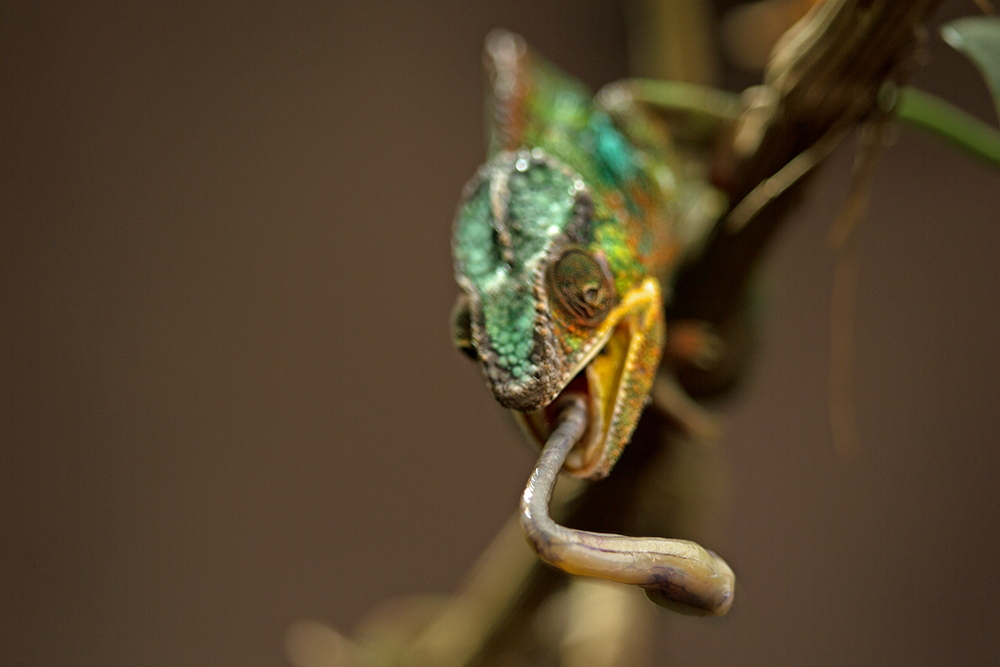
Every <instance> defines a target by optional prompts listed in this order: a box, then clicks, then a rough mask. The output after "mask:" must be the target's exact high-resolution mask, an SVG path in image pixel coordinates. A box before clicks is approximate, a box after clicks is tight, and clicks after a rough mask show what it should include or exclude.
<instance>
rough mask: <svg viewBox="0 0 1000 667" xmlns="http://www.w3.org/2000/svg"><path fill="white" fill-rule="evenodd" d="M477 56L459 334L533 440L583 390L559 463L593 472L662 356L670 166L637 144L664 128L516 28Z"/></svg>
mask: <svg viewBox="0 0 1000 667" xmlns="http://www.w3.org/2000/svg"><path fill="white" fill-rule="evenodd" d="M484 61H485V64H486V69H487V72H488V74H489V79H490V87H489V94H488V96H487V99H488V107H489V111H490V113H489V114H488V118H489V122H488V126H487V137H488V141H489V159H488V161H487V162H486V164H484V165H483V166H482V167H480V168H479V171H478V172H477V173H476V175H475V176H474V177H473V178H472V180H470V181H469V183H468V184H467V185H466V187H465V190H464V192H463V195H462V200H461V203H460V204H459V207H458V213H457V216H456V221H455V227H454V238H453V244H452V245H453V251H454V255H455V276H456V279H457V280H458V283H459V285H460V286H461V287H462V290H463V295H462V296H461V297H460V298H459V302H458V304H457V307H456V309H455V313H454V320H453V321H454V325H455V326H454V329H455V341H456V344H457V345H458V346H459V347H460V348H461V349H463V350H465V351H466V352H468V353H469V355H470V356H472V357H473V358H476V359H478V360H479V362H480V363H481V365H482V369H483V373H484V374H485V376H486V380H487V384H488V385H489V387H490V389H491V390H492V392H493V394H494V395H495V397H496V398H497V400H498V401H499V402H500V403H501V404H502V405H504V406H505V407H508V408H510V409H512V410H514V411H515V416H516V418H517V421H518V422H519V423H520V424H521V426H522V427H523V429H524V431H525V432H526V433H527V434H528V436H529V437H530V438H531V439H533V440H536V441H537V442H538V443H539V444H542V443H544V442H545V440H546V438H547V437H548V435H549V431H550V430H551V428H552V422H553V419H554V417H555V410H556V409H557V408H558V404H559V397H560V395H562V394H564V393H568V392H579V393H583V394H585V395H586V396H587V400H588V401H589V406H590V410H589V413H590V424H589V427H588V431H587V433H586V435H585V436H584V438H583V440H582V441H581V443H580V444H579V445H578V446H577V447H576V448H575V449H574V450H573V452H571V453H570V455H569V457H568V458H567V462H566V464H565V466H564V470H566V471H567V472H570V473H571V474H574V475H576V476H578V477H586V478H595V477H603V476H604V475H607V474H608V473H609V472H610V471H611V468H612V466H614V464H615V461H617V459H618V457H619V455H620V454H621V451H622V449H623V447H624V446H625V444H626V443H627V442H628V440H629V438H630V437H631V435H632V431H633V430H634V428H635V425H636V423H637V422H638V419H639V415H640V414H641V412H642V409H643V407H644V406H645V404H646V401H647V396H648V393H649V389H650V387H651V385H652V381H653V375H654V374H655V371H656V368H657V366H658V364H659V361H660V353H661V348H662V344H663V336H664V320H663V305H662V297H661V294H660V288H659V283H658V282H657V280H656V278H654V277H653V276H654V275H657V274H658V273H662V271H661V269H662V267H663V266H664V265H665V263H666V262H668V261H669V260H670V256H671V253H672V252H674V250H672V248H676V245H673V246H672V245H671V239H672V238H673V237H672V236H671V233H670V229H671V224H672V220H673V219H674V213H673V209H672V208H671V206H672V204H671V203H670V201H669V200H670V191H671V187H670V186H669V185H668V184H669V183H670V182H672V181H671V179H672V177H671V176H670V174H669V173H668V171H667V168H666V163H665V160H664V159H663V156H662V155H660V154H654V152H651V149H650V148H649V147H650V146H662V145H663V143H664V142H660V141H654V140H653V139H652V138H655V136H658V135H656V131H657V128H656V127H654V126H653V125H650V124H646V123H643V122H640V121H639V120H637V119H636V117H631V116H630V117H628V118H623V117H621V116H617V117H613V114H612V113H611V112H610V111H608V110H606V109H602V108H601V107H600V105H599V104H595V102H594V100H593V98H592V97H591V95H590V93H589V92H588V91H587V90H586V88H584V87H583V86H582V85H581V84H580V83H579V82H577V81H576V80H574V79H572V78H571V77H569V76H567V75H565V74H563V73H562V72H561V71H559V70H558V69H557V68H555V67H553V66H552V65H550V64H548V63H546V62H545V61H544V60H542V59H541V58H539V57H537V56H536V55H535V54H533V53H532V52H531V51H530V50H529V49H528V48H527V47H526V45H525V44H524V41H523V40H521V38H519V37H517V36H516V35H512V34H510V33H506V32H502V31H498V32H495V33H493V34H492V35H490V37H488V38H487V40H486V49H485V53H484ZM630 137H635V138H636V139H637V140H636V141H633V140H632V139H631V138H630ZM640 145H642V146H643V147H640Z"/></svg>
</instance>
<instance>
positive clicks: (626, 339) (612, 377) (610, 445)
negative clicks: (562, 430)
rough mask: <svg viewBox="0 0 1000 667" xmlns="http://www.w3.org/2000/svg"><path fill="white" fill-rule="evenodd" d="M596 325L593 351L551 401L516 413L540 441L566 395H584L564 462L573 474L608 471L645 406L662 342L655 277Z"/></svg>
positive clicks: (596, 474)
mask: <svg viewBox="0 0 1000 667" xmlns="http://www.w3.org/2000/svg"><path fill="white" fill-rule="evenodd" d="M600 329H601V330H599V331H598V336H597V340H598V341H599V342H598V344H597V345H595V348H594V351H593V352H592V353H591V354H590V355H588V356H587V357H585V358H584V360H583V361H582V362H581V366H580V367H579V368H578V369H577V370H576V373H575V374H574V375H573V376H572V377H571V379H570V380H569V382H568V383H567V384H566V386H565V387H564V388H563V390H562V391H561V392H560V393H559V395H558V396H556V398H555V399H554V400H553V401H552V402H551V403H549V404H548V405H546V406H544V407H542V408H540V409H538V410H535V411H533V412H528V413H515V414H516V415H517V416H518V420H519V421H520V422H521V423H522V427H523V428H524V429H525V430H526V431H527V432H528V434H529V435H530V436H532V437H533V438H534V439H535V440H536V441H537V442H538V443H539V445H541V444H543V443H544V442H545V441H546V439H547V438H548V436H549V434H550V433H551V432H552V429H553V428H555V423H556V418H557V417H558V415H559V411H560V410H561V409H562V403H563V402H564V400H565V398H566V397H567V396H569V395H571V394H572V395H582V396H584V397H585V401H586V404H587V406H588V408H589V410H588V422H589V423H588V427H587V430H586V432H585V433H584V435H583V437H582V438H581V439H580V441H579V442H578V443H577V444H576V446H574V447H573V449H572V450H571V451H570V453H569V454H568V455H567V457H566V462H565V464H564V465H563V470H564V472H566V473H568V474H570V475H572V476H574V477H581V478H599V477H604V476H605V475H607V474H608V473H609V472H610V471H611V468H612V466H613V465H614V464H615V462H616V461H617V459H618V457H619V456H620V454H621V451H622V449H623V448H624V446H625V444H626V443H627V442H628V440H629V438H630V437H631V436H632V431H633V430H634V429H635V425H636V422H638V419H639V415H640V414H641V412H642V408H643V407H645V404H646V400H647V399H646V397H647V396H648V394H649V390H650V387H651V386H652V381H653V376H654V375H655V373H656V368H657V366H658V365H659V362H660V351H661V349H662V345H663V330H664V327H663V315H662V304H661V303H660V291H659V287H658V285H657V284H656V282H655V281H653V280H651V279H650V280H647V281H646V282H644V283H643V285H642V286H641V287H639V288H638V289H636V290H633V291H632V292H630V293H629V295H628V296H627V297H626V298H625V299H624V300H623V301H622V303H621V304H620V305H619V306H618V307H617V308H615V309H614V310H613V311H612V312H611V313H609V315H608V317H607V318H606V320H605V322H604V324H603V325H602V326H601V327H600ZM600 341H603V344H602V343H601V342H600Z"/></svg>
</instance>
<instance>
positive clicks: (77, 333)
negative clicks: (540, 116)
mask: <svg viewBox="0 0 1000 667" xmlns="http://www.w3.org/2000/svg"><path fill="white" fill-rule="evenodd" d="M948 8H949V9H950V10H951V12H952V13H956V12H971V11H974V10H973V5H972V3H971V2H952V3H948ZM499 25H503V26H506V27H509V28H511V29H514V30H517V31H520V32H522V33H523V34H525V35H526V36H527V38H528V39H529V41H530V42H531V43H532V44H534V45H535V46H536V47H537V48H538V49H539V50H540V51H542V52H543V53H545V54H546V55H547V56H548V57H550V58H551V59H552V60H554V61H555V62H557V63H560V64H561V65H562V66H563V67H564V68H565V69H567V70H568V71H570V72H572V73H574V74H576V75H578V76H581V77H582V78H583V79H584V80H586V81H587V82H588V83H589V84H590V85H592V86H595V87H596V86H598V85H600V84H602V83H605V82H608V81H611V80H614V79H616V78H619V77H621V76H623V75H625V74H626V62H625V54H624V47H623V42H624V27H623V21H622V16H621V10H620V8H619V7H618V6H617V4H616V3H614V2H603V1H602V2H575V3H566V4H563V3H551V4H547V3H539V2H528V1H517V2H506V3H503V4H502V5H498V4H497V3H471V2H463V1H453V2H449V1H443V0H442V1H439V2H420V3H417V2H414V3H392V4H389V3H384V4H382V3H373V2H337V3H327V2H313V3H280V4H279V3H275V4H272V5H269V6H265V5H261V6H257V5H253V6H248V5H247V4H246V3H238V2H221V1H216V2H211V1H209V2H198V3H172V4H169V5H167V6H158V5H147V4H142V3H126V2H120V3H112V2H94V3H87V4H82V3H81V4H76V5H74V4H73V3H50V4H48V5H42V4H39V3H16V2H11V3H4V5H3V6H2V8H0V142H2V143H0V231H2V235H0V304H2V305H0V308H2V310H0V363H2V367H0V377H2V384H0V392H2V393H0V401H2V402H0V664H2V665H31V666H35V665H39V666H41V665H108V666H119V665H120V666H123V667H124V666H126V665H129V666H131V665H149V666H154V665H163V666H165V667H174V666H176V665H206V666H209V665H211V666H216V665H281V664H285V661H284V658H283V651H282V638H283V634H284V632H285V629H286V628H287V627H288V625H289V623H290V622H292V621H293V620H296V619H300V618H307V617H311V618H317V619H320V620H323V621H324V622H327V623H329V624H331V625H333V626H335V627H339V628H341V629H344V630H348V629H350V628H351V627H352V626H353V625H354V624H355V623H356V622H357V620H358V619H359V618H360V616H361V615H362V614H363V613H364V611H365V610H366V609H368V608H370V607H372V606H373V605H374V604H375V603H376V602H378V601H380V600H383V599H385V598H388V597H392V596H398V595H404V594H414V593H422V592H446V591H449V590H452V589H453V588H454V587H455V586H456V585H457V584H458V582H459V581H460V579H461V577H462V574H463V572H464V571H465V569H466V568H467V567H468V566H469V565H470V564H471V562H472V561H473V559H474V557H475V555H476V554H477V553H478V552H479V550H480V549H482V548H483V547H484V546H485V544H486V543H487V542H488V540H489V538H490V536H491V535H492V533H493V532H494V531H495V530H496V529H497V528H498V526H499V525H500V524H501V523H502V521H503V520H504V519H505V518H506V516H507V515H508V514H509V513H510V512H511V511H512V509H513V508H514V506H515V503H516V500H517V497H518V494H519V492H520V489H521V487H522V485H523V483H524V481H525V479H526V477H527V474H528V471H529V468H530V466H531V464H532V455H531V453H530V452H529V451H528V449H527V448H526V447H524V446H523V445H522V444H521V443H520V439H519V437H518V435H517V434H516V433H515V432H514V431H513V429H512V428H511V427H510V426H509V424H508V422H507V420H506V419H505V417H504V415H503V414H502V412H501V410H500V409H499V408H498V407H497V406H496V405H495V404H494V403H493V401H492V399H491V398H490V397H489V395H488V393H487V391H486V390H485V389H484V387H483V385H482V382H481V378H480V375H479V371H478V370H477V369H476V368H475V367H474V366H473V365H472V364H470V363H468V362H467V361H466V360H465V359H464V358H462V357H461V356H460V355H458V354H457V353H455V352H454V351H453V350H452V349H451V348H450V344H449V334H448V328H447V320H448V311H449V308H450V305H451V302H452V300H453V298H454V295H455V294H456V291H457V290H456V287H455V286H454V284H453V281H452V276H451V258H450V251H449V234H450V226H451V219H452V215H453V212H454V207H455V203H456V201H457V196H458V192H459V190H460V188H461V186H462V184H463V183H464V181H465V180H466V178H468V177H469V175H471V173H472V172H473V170H474V168H475V167H476V165H477V164H478V163H479V162H480V160H481V159H482V156H483V140H482V130H481V121H482V109H481V104H482V80H481V73H480V57H479V51H480V46H481V43H482V39H483V36H484V35H485V34H486V32H488V30H489V29H491V28H493V27H496V26H499ZM917 81H918V82H919V83H921V84H923V85H925V86H926V87H927V88H929V89H931V90H932V91H935V92H938V93H940V94H943V95H945V96H947V97H949V98H951V99H953V100H956V101H958V102H960V103H961V104H962V105H963V106H965V107H966V108H969V109H971V110H973V111H974V112H976V113H978V114H979V115H980V116H981V117H983V118H988V119H992V120H995V119H993V118H992V116H991V111H990V109H989V105H988V99H987V96H986V93H985V89H984V87H983V85H982V84H981V82H980V81H979V80H978V78H977V76H976V74H975V73H974V72H973V70H972V67H971V66H970V65H968V64H967V63H966V62H965V61H964V60H963V59H962V58H961V57H960V56H958V55H956V54H953V53H950V52H949V51H948V50H947V48H946V47H943V46H942V45H940V44H935V45H932V47H931V49H930V61H929V63H928V65H927V66H926V67H924V68H922V69H920V70H919V72H918V73H917ZM851 159H852V155H851V152H850V150H848V149H845V150H842V151H841V152H840V153H839V154H838V155H837V156H836V157H835V158H834V160H833V161H832V164H831V165H830V166H829V167H828V168H827V169H826V171H825V173H824V174H823V175H822V176H821V178H820V179H819V180H818V181H817V182H816V184H815V188H814V191H813V192H812V194H811V195H810V197H809V198H808V201H807V202H806V204H805V205H804V206H803V208H802V209H801V211H800V212H799V214H798V215H797V216H796V220H795V221H794V226H793V228H791V229H790V230H789V232H788V233H787V234H785V235H784V237H783V238H782V239H781V241H780V243H779V244H778V246H777V248H776V252H775V253H774V254H773V257H772V261H771V262H770V269H769V270H768V272H767V273H768V276H769V278H770V282H771V289H770V292H769V293H770V315H769V317H768V320H767V345H766V348H765V349H764V351H763V353H762V355H761V357H760V359H759V362H758V364H757V368H756V374H755V376H754V378H753V381H752V382H750V383H748V385H747V386H746V387H745V390H744V392H743V395H742V397H741V400H739V401H737V402H734V403H733V407H732V410H731V412H730V414H729V415H728V421H727V424H728V428H727V437H726V440H725V446H726V448H727V451H728V456H729V458H730V461H731V466H732V477H733V482H732V489H731V499H730V504H731V510H730V511H729V514H728V516H727V519H726V524H727V528H726V532H725V538H724V542H723V543H722V544H718V545H710V546H711V547H712V548H713V549H716V550H717V551H719V552H720V553H722V554H724V556H725V557H726V558H727V560H728V561H729V562H730V563H731V564H733V565H734V567H735V569H736V570H737V573H738V575H739V577H740V590H739V593H738V599H737V602H736V607H735V609H734V611H733V612H732V614H731V616H730V617H728V618H726V619H723V620H704V619H689V618H680V617H676V616H665V617H664V621H663V623H662V626H661V629H662V630H663V632H664V637H665V639H663V640H662V641H661V642H660V654H659V655H660V657H661V662H662V664H715V665H722V664H744V665H749V664H760V665H776V664H795V665H804V664H812V665H838V666H839V665H844V664H851V665H861V664H866V665H887V664H898V665H911V666H912V665H931V664H963V665H966V666H971V665H977V664H984V665H985V664H994V661H995V659H996V655H997V654H998V653H1000V632H998V631H997V630H998V625H997V612H996V599H997V595H998V594H1000V575H998V574H997V565H998V558H997V548H998V543H997V537H996V532H997V531H996V528H997V526H998V525H1000V500H998V492H997V480H998V479H1000V447H997V433H998V431H1000V417H998V411H997V403H998V401H997V396H998V386H1000V379H998V377H1000V349H998V346H997V343H996V339H997V328H998V327H997V325H998V317H997V313H998V309H997V305H996V300H997V297H996V294H997V287H998V285H1000V269H998V268H997V257H998V256H1000V225H997V222H998V215H997V211H998V209H1000V177H998V175H997V174H996V173H993V172H990V171H988V170H987V169H985V168H983V167H981V166H979V165H978V164H975V163H973V162H971V161H969V160H967V159H966V158H964V157H962V156H959V155H957V154H954V153H953V152H951V151H950V150H949V149H947V148H945V147H943V146H942V145H940V144H939V143H936V142H935V141H934V140H931V139H927V138H924V137H922V136H917V135H915V134H913V133H911V132H902V133H901V135H900V137H899V142H898V144H897V145H896V146H894V147H893V148H891V149H889V150H887V151H885V154H884V156H883V157H882V159H881V162H880V166H879V168H878V171H877V174H876V177H875V184H874V196H873V200H872V205H871V209H870V212H869V215H868V219H867V222H866V223H865V225H864V226H863V228H862V230H861V231H860V236H859V243H860V244H861V248H862V253H863V260H862V261H863V264H862V270H861V277H860V290H859V295H858V300H859V315H858V317H859V320H858V326H857V349H858V358H857V366H856V396H855V400H856V404H857V409H858V414H859V424H860V431H861V436H862V438H863V452H862V455H861V457H860V458H859V459H858V460H857V461H856V462H854V463H850V464H845V463H843V462H841V461H839V460H838V459H837V457H836V455H835V452H834V449H833V445H832V438H831V435H830V427H829V419H828V393H827V380H828V362H827V359H828V348H829V334H830V318H829V304H830V293H831V282H832V274H833V265H834V262H835V256H834V255H833V254H832V253H831V252H830V251H829V250H828V249H827V248H826V246H825V244H824V242H823V238H824V235H825V233H826V230H827V229H828V226H829V225H830V223H831V221H832V219H833V217H834V214H835V212H836V210H837V207H838V206H839V205H840V203H841V202H842V201H843V198H844V196H845V192H846V185H845V184H846V181H847V177H848V174H849V169H850V163H851ZM686 661H690V662H686Z"/></svg>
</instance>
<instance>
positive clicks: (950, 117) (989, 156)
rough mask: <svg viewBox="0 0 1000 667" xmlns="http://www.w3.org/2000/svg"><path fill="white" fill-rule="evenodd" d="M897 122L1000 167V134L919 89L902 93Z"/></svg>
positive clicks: (909, 88)
mask: <svg viewBox="0 0 1000 667" xmlns="http://www.w3.org/2000/svg"><path fill="white" fill-rule="evenodd" d="M893 102H894V104H895V111H896V118H898V119H899V120H900V121H902V122H904V123H907V124H909V125H912V126H914V127H916V128H918V129H921V130H924V131H925V132H930V133H931V134H934V135H937V136H938V137H940V138H941V139H944V140H945V141H947V142H948V143H949V144H951V145H952V146H954V147H956V148H960V149H962V150H965V151H966V152H968V153H969V154H970V155H972V156H974V157H977V158H979V159H981V160H985V161H986V162H987V163H989V164H991V165H993V166H994V167H1000V131H997V130H996V129H995V128H993V127H991V126H989V125H987V124H986V123H984V122H983V121H981V120H979V119H978V118H974V117H972V116H970V115H969V114H967V113H965V112H964V111H962V110H960V109H958V108H956V107H954V106H953V105H951V104H949V103H948V102H946V101H944V100H942V99H941V98H940V97H935V96H934V95H931V94H930V93H926V92H924V91H922V90H918V89H916V88H911V87H907V88H904V89H903V90H901V91H899V99H898V102H896V101H893Z"/></svg>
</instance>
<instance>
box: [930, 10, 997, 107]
mask: <svg viewBox="0 0 1000 667" xmlns="http://www.w3.org/2000/svg"><path fill="white" fill-rule="evenodd" d="M941 37H942V38H944V41H946V42H948V44H950V45H951V46H952V47H953V48H955V49H957V50H958V51H961V52H962V53H963V54H965V56H966V57H968V58H969V60H971V61H972V62H973V63H975V65H976V67H978V68H979V71H980V72H981V73H982V75H983V78H985V79H986V85H987V86H989V89H990V93H991V94H992V95H993V106H995V107H996V110H997V115H998V116H1000V17H997V16H972V17H967V18H961V19H956V20H954V21H951V22H950V23H946V24H944V25H943V26H941Z"/></svg>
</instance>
